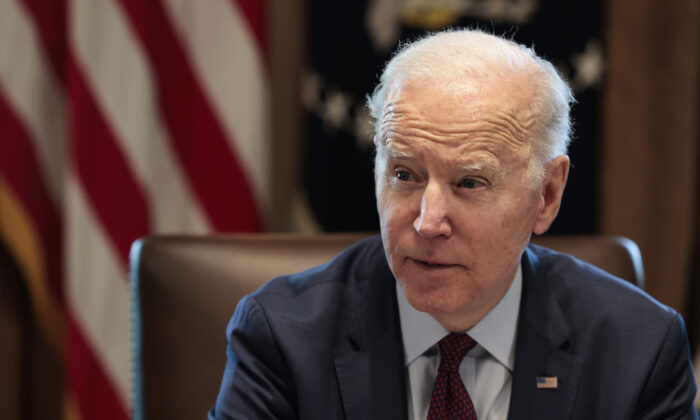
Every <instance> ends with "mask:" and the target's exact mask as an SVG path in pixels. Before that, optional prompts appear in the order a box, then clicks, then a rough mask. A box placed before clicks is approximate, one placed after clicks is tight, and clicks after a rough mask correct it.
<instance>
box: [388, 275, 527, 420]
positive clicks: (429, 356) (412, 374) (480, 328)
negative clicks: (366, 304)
mask: <svg viewBox="0 0 700 420" xmlns="http://www.w3.org/2000/svg"><path fill="white" fill-rule="evenodd" d="M396 288H397V293H396V295H397V297H398V303H399V318H400V320H401V333H402V335H403V345H404V356H405V361H406V369H407V388H408V390H407V392H408V418H409V420H420V419H425V418H427V417H428V409H429V408H430V395H431V394H432V391H433V383H434V382H435V378H436V376H437V371H438V366H439V365H440V354H439V352H438V346H437V343H438V341H440V340H441V339H442V338H443V337H445V336H446V335H447V334H449V331H447V330H446V329H445V328H444V327H443V326H442V325H440V323H438V322H437V321H436V320H435V319H434V318H433V317H432V316H430V315H428V314H427V313H425V312H420V311H418V310H416V309H415V308H413V307H412V306H411V305H410V304H409V303H408V300H406V296H405V295H404V293H403V289H402V288H401V287H400V286H399V285H398V283H397V286H396ZM521 292H522V268H521V267H518V271H517V272H516V274H515V278H514V279H513V282H512V283H511V285H510V287H509V288H508V290H507V291H506V294H505V295H504V296H503V298H502V299H501V300H500V301H499V302H498V304H496V306H495V307H494V308H493V309H492V310H491V311H490V312H489V313H488V314H486V316H485V317H484V318H482V319H481V321H479V322H478V323H477V324H476V325H474V326H473V327H472V328H470V329H469V330H468V331H466V333H467V334H469V336H471V337H472V338H473V339H474V340H476V342H477V343H478V344H477V346H476V347H474V348H473V349H472V350H471V351H470V352H469V353H468V354H467V355H466V356H465V357H464V359H463V360H462V363H461V364H460V365H459V374H460V376H461V378H462V381H463V382H464V386H465V387H466V388H467V392H469V396H470V397H471V399H472V402H473V404H474V409H475V410H476V415H477V418H478V419H479V420H497V419H498V420H505V419H506V417H508V406H509V404H510V390H511V374H512V372H513V364H514V362H515V333H516V327H517V325H518V312H519V309H520V295H521Z"/></svg>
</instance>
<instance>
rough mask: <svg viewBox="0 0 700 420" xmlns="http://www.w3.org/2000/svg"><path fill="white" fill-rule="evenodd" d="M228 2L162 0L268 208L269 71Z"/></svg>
mask: <svg viewBox="0 0 700 420" xmlns="http://www.w3.org/2000/svg"><path fill="white" fill-rule="evenodd" d="M232 3H235V1H234V2H232V1H231V0H208V1H191V0H165V1H164V5H165V9H166V10H167V12H168V13H169V15H170V18H171V21H172V22H173V24H174V26H175V29H176V32H177V34H178V35H179V38H180V39H182V40H183V41H184V47H185V50H186V51H187V53H188V56H189V57H190V60H191V61H192V64H193V67H194V71H195V74H196V75H197V76H198V79H199V81H200V83H201V85H202V88H203V90H204V92H205V93H206V95H207V96H208V97H209V99H210V103H211V104H212V106H213V108H214V111H215V113H216V115H217V116H218V119H219V121H220V122H221V123H222V125H223V127H224V130H226V133H227V137H228V139H229V141H230V142H231V147H232V149H233V150H234V152H235V153H236V155H237V156H238V159H239V163H240V165H241V166H242V167H243V169H244V171H245V173H246V174H248V176H249V178H250V182H251V183H252V184H253V191H254V192H255V195H256V198H257V200H258V203H259V204H260V206H261V208H263V209H269V202H270V201H269V199H270V197H269V188H270V185H269V167H270V159H271V157H270V154H269V148H270V146H269V132H270V131H269V128H268V125H269V119H268V105H269V104H268V85H267V83H268V80H267V74H266V71H265V66H264V65H263V62H262V54H261V52H260V51H259V50H258V49H257V44H256V42H255V39H254V38H253V37H252V33H251V32H250V30H249V25H248V23H247V22H246V21H245V17H244V16H242V15H241V13H240V12H239V10H238V8H237V7H235V6H234V5H232Z"/></svg>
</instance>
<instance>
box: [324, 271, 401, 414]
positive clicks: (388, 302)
mask: <svg viewBox="0 0 700 420" xmlns="http://www.w3.org/2000/svg"><path fill="white" fill-rule="evenodd" d="M382 260H383V261H384V262H383V265H382V267H381V269H380V270H377V272H376V273H375V274H374V275H373V278H371V279H368V280H369V281H367V282H364V283H365V284H366V285H367V288H366V291H365V292H360V293H358V296H357V299H356V302H355V305H354V307H355V308H356V312H355V316H354V317H352V320H351V322H350V324H351V325H350V328H349V340H350V345H349V346H347V348H346V349H345V350H344V351H343V352H342V353H340V354H338V355H337V356H336V357H335V370H336V375H337V376H338V385H339V388H340V393H341V397H342V400H343V409H344V411H345V417H346V418H347V419H348V420H364V419H405V418H406V415H407V414H406V409H407V401H406V382H405V370H404V355H403V342H402V338H401V328H400V323H399V317H398V307H397V303H396V288H395V285H394V277H393V275H392V274H391V271H389V269H388V267H387V266H386V260H385V259H384V258H382Z"/></svg>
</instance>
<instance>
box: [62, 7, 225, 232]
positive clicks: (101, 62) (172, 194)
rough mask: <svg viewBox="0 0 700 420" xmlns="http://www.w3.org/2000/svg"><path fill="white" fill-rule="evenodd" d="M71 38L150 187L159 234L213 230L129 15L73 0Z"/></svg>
mask: <svg viewBox="0 0 700 420" xmlns="http://www.w3.org/2000/svg"><path fill="white" fill-rule="evenodd" d="M71 6H72V7H70V11H71V19H70V21H71V28H70V41H71V43H72V44H71V45H72V47H73V49H74V51H75V56H76V61H77V62H78V63H79V67H80V68H82V69H83V72H84V75H85V79H86V83H87V85H88V86H89V87H90V90H91V91H92V93H93V94H94V96H95V99H96V102H97V104H98V106H99V108H100V109H101V110H102V112H103V114H104V115H105V118H106V120H107V122H108V124H109V125H110V127H111V128H112V130H113V132H114V133H115V137H116V138H117V140H118V141H119V144H120V146H121V149H122V151H123V152H124V154H125V156H126V158H127V160H128V162H129V164H130V166H131V169H132V171H134V172H135V176H136V177H137V179H139V180H140V181H141V182H140V183H141V184H142V185H144V187H145V189H146V190H147V191H146V195H147V197H146V199H147V200H148V203H149V209H150V210H151V212H152V217H151V222H152V225H153V228H154V230H155V232H174V231H177V232H190V233H204V232H209V231H211V228H210V226H209V223H208V221H207V218H206V216H205V215H204V214H205V213H204V212H203V210H202V208H201V206H200V205H199V201H197V200H196V199H194V193H193V191H192V190H191V188H190V184H189V183H188V182H187V181H186V178H185V176H184V172H183V171H182V170H181V169H180V167H179V165H178V163H177V162H178V160H177V157H176V154H175V152H174V151H173V149H172V147H171V144H170V142H168V141H167V137H166V135H165V131H164V129H163V125H162V119H161V115H160V112H159V109H158V105H157V99H156V96H155V83H154V82H153V74H152V72H151V71H150V69H149V67H148V65H147V60H146V58H145V55H144V53H143V51H142V49H141V48H140V43H139V41H138V40H137V39H136V38H135V37H134V35H133V33H132V32H131V30H130V27H129V26H128V25H127V19H128V18H127V17H126V16H125V15H124V14H123V13H122V10H121V9H119V8H118V7H116V6H115V2H114V1H110V0H94V1H93V0H73V1H72V5H71Z"/></svg>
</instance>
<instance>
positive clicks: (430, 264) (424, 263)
mask: <svg viewBox="0 0 700 420" xmlns="http://www.w3.org/2000/svg"><path fill="white" fill-rule="evenodd" d="M408 259H409V260H411V261H413V262H414V263H415V264H416V265H418V266H420V267H423V268H427V269H441V268H453V267H463V266H462V265H460V264H449V263H446V262H442V261H431V260H419V259H416V258H410V257H409V258H408Z"/></svg>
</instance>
